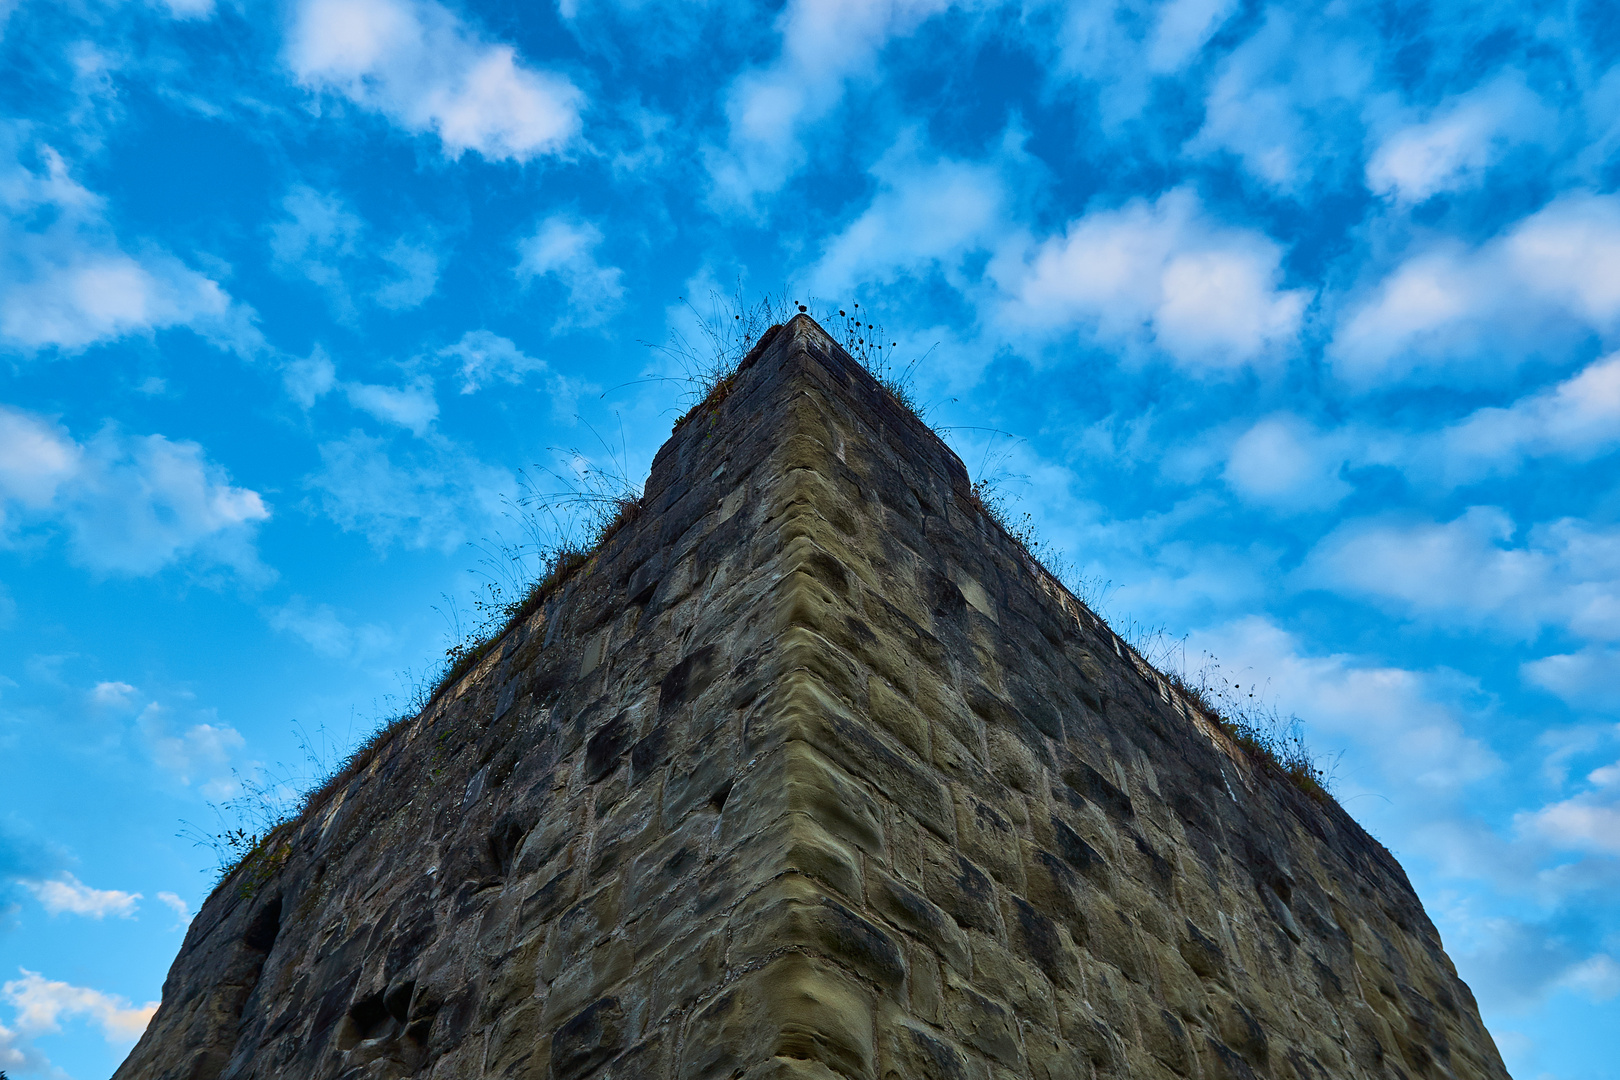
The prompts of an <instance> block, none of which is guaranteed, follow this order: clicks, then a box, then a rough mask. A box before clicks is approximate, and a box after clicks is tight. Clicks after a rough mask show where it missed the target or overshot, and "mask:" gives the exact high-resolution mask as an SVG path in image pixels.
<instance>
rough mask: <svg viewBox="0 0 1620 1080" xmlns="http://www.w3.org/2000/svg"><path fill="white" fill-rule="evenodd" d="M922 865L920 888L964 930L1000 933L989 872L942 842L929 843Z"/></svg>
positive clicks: (999, 921)
mask: <svg viewBox="0 0 1620 1080" xmlns="http://www.w3.org/2000/svg"><path fill="white" fill-rule="evenodd" d="M926 858H927V861H926V862H925V863H924V864H923V888H924V890H925V891H926V892H927V894H928V898H929V899H930V900H932V901H933V902H934V903H935V904H936V905H938V906H939V907H940V908H943V909H944V910H945V911H946V912H948V913H949V914H950V916H951V917H952V918H953V919H955V920H956V922H957V925H959V926H961V927H962V928H963V929H966V930H982V931H984V932H985V933H987V934H991V935H993V936H996V937H1002V936H1004V931H1003V930H1002V926H1001V910H1000V905H999V904H998V903H997V899H996V886H995V883H994V882H992V881H991V880H990V875H988V874H986V873H985V872H984V871H983V870H980V869H979V868H978V867H977V866H975V865H973V863H972V862H970V861H969V860H968V859H967V858H965V857H964V856H962V855H959V854H957V853H956V852H954V851H951V850H950V849H949V848H946V847H945V846H944V845H942V844H937V843H930V844H929V845H928V851H927V854H926Z"/></svg>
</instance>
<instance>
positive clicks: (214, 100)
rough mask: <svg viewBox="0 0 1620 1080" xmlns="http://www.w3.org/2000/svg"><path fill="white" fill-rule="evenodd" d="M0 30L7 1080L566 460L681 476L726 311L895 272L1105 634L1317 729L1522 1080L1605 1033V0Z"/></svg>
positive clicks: (1612, 592) (73, 1054)
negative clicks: (707, 328) (676, 432)
mask: <svg viewBox="0 0 1620 1080" xmlns="http://www.w3.org/2000/svg"><path fill="white" fill-rule="evenodd" d="M0 19H3V20H4V21H3V23H0V72H4V77H3V78H0V103H3V109H0V117H3V119H0V230H3V239H0V353H3V355H4V360H5V365H4V368H3V375H0V378H3V379H4V387H5V390H4V395H3V396H0V584H3V586H4V589H3V592H0V770H3V772H0V776H3V779H4V788H5V791H6V793H7V799H6V805H5V806H4V808H3V809H0V909H3V911H4V916H3V918H4V926H3V929H0V1068H3V1069H5V1070H6V1071H7V1072H8V1073H9V1074H10V1075H12V1076H15V1077H22V1076H28V1075H34V1074H40V1075H47V1074H48V1070H49V1069H51V1068H60V1069H63V1070H65V1071H66V1072H68V1073H69V1074H70V1075H72V1076H75V1077H78V1078H80V1080H86V1078H90V1077H97V1076H104V1075H106V1074H107V1073H109V1072H110V1071H111V1070H112V1068H113V1067H114V1066H115V1064H116V1063H117V1061H119V1060H120V1059H121V1058H122V1056H123V1054H124V1052H125V1051H126V1050H127V1048H128V1046H129V1045H130V1044H131V1043H132V1042H133V1040H134V1038H135V1037H136V1036H137V1035H138V1033H139V1031H140V1029H141V1027H142V1025H143V1024H144V1019H145V1015H146V1011H145V1010H146V1009H147V1008H148V1006H147V1004H146V1003H148V1002H150V1001H152V1000H154V999H155V998H156V997H157V996H158V994H159V990H160V987H161V983H162V978H163V974H164V972H165V970H166V968H167V965H168V962H169V959H170V958H171V957H172V956H173V954H174V951H175V950H176V948H177V947H178V945H179V941H180V938H181V935H182V933H183V931H184V927H185V924H186V920H187V918H188V917H189V914H190V913H191V912H193V911H195V909H196V907H197V905H198V904H199V903H200V901H201V899H202V898H203V897H204V896H205V895H206V893H207V891H208V888H209V886H210V884H211V881H212V877H211V875H210V873H209V872H208V868H209V867H210V866H211V865H212V861H213V854H212V852H211V851H210V850H209V849H208V848H207V847H206V846H203V847H199V846H196V845H194V843H193V842H192V839H193V838H194V837H195V836H197V835H208V834H211V833H217V832H219V831H220V829H221V828H223V827H225V825H226V824H229V825H234V824H235V823H236V818H235V817H234V816H233V811H232V810H231V809H230V807H229V805H228V804H230V803H232V802H238V803H239V800H241V799H242V798H243V797H244V796H249V795H252V794H253V793H255V792H262V793H265V794H264V798H265V799H267V800H270V802H271V803H274V802H275V801H276V800H278V799H279V800H285V799H291V798H294V797H295V796H296V793H297V791H298V790H299V788H300V786H301V785H307V784H308V783H309V782H310V780H311V779H312V778H313V777H315V776H317V775H318V774H319V773H320V772H321V770H322V769H323V768H327V767H330V766H332V765H333V764H335V763H336V762H337V760H339V759H340V758H341V756H342V754H343V753H344V751H345V750H346V749H347V747H348V746H350V745H352V744H353V742H355V741H356V740H357V739H359V738H360V737H362V736H363V735H364V734H365V733H366V732H367V731H369V730H370V729H371V727H372V726H374V724H375V723H376V722H377V721H378V720H379V719H386V718H388V717H390V716H392V715H395V714H397V713H398V712H399V711H400V710H402V709H404V708H406V707H408V702H409V701H410V699H411V697H412V694H413V691H414V688H416V687H418V686H420V685H421V684H422V683H424V682H425V681H428V680H431V678H432V674H433V670H434V668H435V665H437V664H438V663H439V662H440V661H441V660H442V658H443V656H444V653H445V650H446V648H447V647H449V646H451V645H453V644H455V643H456V641H457V640H459V638H458V637H457V635H462V636H464V635H466V634H467V633H470V632H476V630H477V628H478V626H479V625H481V620H483V619H484V617H485V611H482V610H480V608H479V607H478V602H479V601H480V600H483V601H484V602H485V604H486V607H487V605H488V603H489V602H490V597H491V593H490V592H489V590H488V588H487V586H488V584H489V583H495V584H497V585H499V586H501V587H503V588H508V589H509V588H511V587H514V585H520V584H521V581H522V579H523V578H524V576H525V575H526V574H532V573H534V572H536V569H537V564H536V562H535V560H534V558H533V548H534V546H535V545H536V544H539V545H541V546H543V545H545V544H549V543H554V542H557V541H558V540H559V539H560V538H562V539H566V537H567V535H568V532H569V529H570V528H574V529H578V528H579V527H580V526H579V524H578V519H577V516H571V513H572V511H571V510H570V508H569V507H567V506H562V507H560V508H559V513H558V514H557V515H555V516H552V515H550V514H549V513H544V512H540V513H537V512H536V504H535V503H534V502H533V501H532V496H534V495H536V494H539V495H545V494H551V493H555V492H557V491H566V490H569V485H574V486H578V485H580V484H582V483H583V484H585V485H587V486H588V485H589V484H590V483H593V482H598V481H599V480H601V478H603V477H608V478H612V477H616V476H621V475H622V476H626V477H629V478H631V479H632V480H634V479H636V478H639V477H640V476H641V475H643V474H644V473H645V470H646V468H647V465H648V463H649V461H650V460H651V456H652V454H653V452H654V451H655V450H656V449H657V447H658V445H659V444H660V442H661V441H662V439H663V438H664V437H665V436H666V435H667V433H668V432H669V429H670V424H671V422H672V421H673V419H674V418H675V416H677V415H678V414H679V412H680V411H681V410H682V409H683V408H684V407H685V405H686V404H687V403H688V402H687V400H686V398H687V395H688V394H689V393H690V391H691V389H692V387H693V385H694V383H693V382H691V381H690V380H689V379H688V376H690V375H692V374H693V373H694V372H695V371H696V372H701V369H702V366H703V361H704V357H705V355H706V350H709V349H710V348H711V345H710V341H709V338H708V337H707V336H706V335H705V334H704V333H703V328H702V323H703V322H704V320H712V321H714V322H716V323H718V324H720V325H721V326H722V328H723V329H722V336H724V335H725V334H727V333H732V332H734V330H735V328H734V327H732V329H729V330H728V329H724V328H725V327H731V326H732V324H733V323H735V322H738V321H739V320H735V319H734V318H733V316H734V315H735V314H738V313H741V312H739V311H736V310H733V306H734V305H735V303H736V301H735V300H733V299H730V298H733V297H736V296H738V295H740V296H741V298H742V303H743V305H745V307H751V306H752V305H753V304H755V303H756V302H757V301H758V300H759V299H761V298H762V297H765V296H767V295H769V296H771V297H774V298H776V299H777V300H778V301H787V302H789V303H790V304H794V305H795V306H796V304H797V303H799V302H802V303H805V304H806V305H807V306H808V307H810V308H811V310H812V313H814V314H816V315H818V316H819V317H824V318H826V319H827V320H828V325H829V326H832V324H833V323H835V322H838V321H839V320H838V318H837V314H836V313H837V311H838V310H839V309H843V310H845V311H846V312H853V311H854V308H853V305H854V304H855V303H857V302H858V303H860V304H861V305H862V306H861V309H860V310H861V312H862V313H863V316H862V318H863V320H865V321H869V322H870V323H871V324H872V326H873V329H874V331H875V330H876V328H878V327H882V328H884V331H885V333H884V335H883V340H884V342H885V344H887V343H888V342H891V341H892V342H895V343H896V344H895V345H894V346H893V347H892V349H891V351H890V353H889V354H888V361H887V362H889V363H891V364H893V365H894V366H895V370H896V371H899V372H901V373H902V374H904V375H905V377H907V378H909V379H910V383H909V389H910V393H911V395H912V396H913V397H914V398H915V399H916V400H917V401H919V402H920V403H921V404H922V405H923V406H924V407H925V408H926V409H927V414H928V416H929V418H930V420H931V421H932V422H933V423H935V424H936V425H937V426H938V427H939V428H940V429H941V430H942V432H943V433H944V434H945V436H946V438H947V439H949V440H950V441H951V442H952V444H953V445H954V446H956V447H957V449H958V450H959V452H960V453H961V454H962V456H963V459H964V460H965V461H966V463H967V464H968V466H969V468H970V469H971V470H973V471H974V473H975V474H976V475H977V476H979V477H981V478H983V479H985V480H987V481H988V482H989V483H991V484H992V485H993V487H994V490H996V491H998V492H1001V493H1003V494H1004V495H1005V497H1006V498H1007V499H1008V506H1009V511H1010V513H1011V514H1012V515H1013V517H1014V518H1015V519H1016V520H1018V521H1022V520H1023V518H1022V515H1023V514H1025V513H1027V514H1029V515H1030V517H1029V525H1030V526H1031V527H1033V529H1034V530H1035V531H1036V533H1037V534H1038V536H1039V537H1040V538H1041V539H1042V541H1043V542H1044V545H1045V546H1044V548H1043V550H1044V551H1046V552H1047V553H1048V554H1049V556H1050V557H1051V559H1052V561H1053V562H1054V563H1060V564H1062V565H1063V566H1064V567H1065V568H1066V573H1067V574H1068V576H1069V578H1070V580H1071V581H1072V582H1074V583H1075V586H1076V588H1078V589H1080V590H1082V591H1084V592H1086V593H1087V595H1089V596H1091V597H1092V598H1093V599H1094V600H1095V601H1096V603H1097V604H1098V605H1099V606H1100V607H1101V608H1102V609H1103V611H1104V612H1105V614H1107V615H1108V616H1109V617H1110V618H1111V619H1112V620H1113V621H1114V623H1115V625H1116V627H1118V628H1119V629H1121V630H1122V632H1126V633H1127V634H1128V635H1129V636H1132V637H1134V638H1135V639H1137V640H1138V641H1140V642H1141V643H1142V644H1143V647H1144V649H1146V650H1148V651H1151V652H1153V653H1154V655H1155V656H1156V657H1157V658H1158V659H1159V660H1160V661H1161V662H1162V663H1163V664H1165V665H1169V666H1179V667H1180V668H1181V669H1182V670H1183V671H1184V672H1185V673H1186V674H1187V675H1188V677H1189V678H1197V677H1199V676H1200V675H1201V676H1202V677H1204V678H1206V679H1207V680H1210V682H1211V684H1212V685H1213V686H1217V687H1220V688H1223V692H1225V693H1228V694H1229V695H1231V698H1232V700H1233V701H1235V702H1245V703H1247V702H1253V705H1252V706H1251V705H1245V706H1244V707H1254V708H1257V709H1260V710H1270V709H1275V710H1277V711H1278V713H1279V714H1280V716H1281V717H1283V718H1285V719H1286V718H1287V717H1289V716H1291V715H1296V714H1297V716H1298V717H1299V718H1300V719H1301V720H1302V722H1303V730H1304V732H1305V736H1306V739H1307V740H1308V742H1309V744H1310V745H1311V746H1312V747H1313V748H1314V749H1315V750H1316V752H1318V753H1319V754H1321V755H1324V764H1325V765H1327V767H1328V768H1329V769H1330V771H1331V772H1333V774H1334V775H1335V777H1336V791H1337V793H1338V796H1339V798H1340V800H1341V801H1342V802H1343V804H1344V805H1345V806H1346V808H1347V809H1349V810H1350V811H1351V812H1352V813H1353V814H1355V815H1356V816H1357V817H1358V818H1359V819H1360V820H1361V821H1362V822H1363V823H1364V824H1366V825H1367V826H1368V828H1369V829H1370V830H1371V831H1372V832H1373V833H1374V834H1375V835H1377V836H1378V837H1379V838H1381V839H1382V840H1383V841H1384V842H1385V843H1386V844H1387V845H1388V846H1389V847H1390V848H1391V849H1392V850H1393V851H1394V852H1395V854H1396V855H1397V856H1398V857H1399V858H1400V859H1401V860H1402V862H1403V863H1404V865H1405V866H1406V867H1407V869H1408V871H1409V873H1410V874H1411V876H1412V878H1413V881H1414V884H1415V885H1416V886H1417V888H1418V890H1419V892H1420V894H1421V895H1422V896H1423V898H1424V901H1425V902H1426V904H1427V905H1428V907H1429V910H1430V912H1431V913H1432V915H1433V916H1434V918H1435V920H1436V922H1437V924H1438V925H1439V927H1440V929H1441V932H1442V934H1443V935H1444V938H1445V942H1446V945H1447V948H1448V949H1449V951H1450V952H1451V954H1452V956H1453V957H1454V958H1455V960H1456V962H1457V964H1458V967H1459V969H1460V970H1461V973H1462V974H1463V976H1464V978H1465V979H1467V980H1468V981H1469V982H1470V984H1471V985H1472V986H1473V988H1474V990H1475V992H1476V993H1477V995H1478V996H1479V999H1480V1002H1481V1005H1482V1008H1483V1011H1484V1014H1485V1016H1486V1019H1487V1022H1488V1024H1489V1025H1490V1026H1491V1029H1492V1031H1493V1032H1494V1033H1495V1035H1496V1037H1497V1040H1498V1042H1499V1044H1500V1045H1501V1047H1502V1050H1503V1052H1504V1056H1505V1057H1506V1058H1507V1061H1508V1064H1509V1068H1510V1069H1511V1070H1512V1071H1513V1072H1514V1074H1515V1075H1519V1076H1526V1077H1532V1076H1541V1075H1547V1076H1551V1077H1556V1078H1559V1080H1594V1078H1598V1077H1605V1076H1608V1075H1610V1070H1611V1069H1612V1065H1611V1061H1612V1045H1611V1043H1612V1040H1608V1039H1606V1038H1605V1033H1606V1032H1607V1031H1611V1030H1614V1029H1616V1028H1620V1003H1617V1001H1620V960H1617V957H1620V917H1617V916H1616V914H1615V912H1616V908H1615V906H1614V904H1613V902H1612V899H1611V898H1612V896H1613V895H1614V894H1615V889H1616V887H1617V886H1620V864H1617V860H1620V809H1617V806H1620V695H1617V694H1616V691H1615V689H1614V685H1615V680H1614V672H1615V671H1616V670H1617V669H1620V665H1617V663H1616V661H1617V658H1620V645H1617V644H1616V642H1617V641H1620V586H1617V582H1620V521H1617V518H1620V492H1617V489H1616V486H1615V480H1614V476H1615V472H1616V471H1615V467H1614V466H1615V461H1616V455H1615V451H1616V448H1617V446H1620V353H1617V352H1616V350H1617V349H1620V195H1617V194H1616V188H1617V185H1620V119H1617V118H1620V67H1617V66H1616V60H1617V58H1620V20H1617V19H1616V18H1615V17H1614V16H1613V15H1612V13H1611V12H1610V9H1609V8H1608V7H1606V6H1604V5H1602V4H1596V3H1584V2H1575V3H1570V4H1567V5H1562V6H1554V7H1545V6H1540V7H1531V6H1526V5H1513V4H1505V5H1495V6H1491V5H1480V4H1461V3H1456V4H1446V3H1442V4H1433V5H1427V6H1422V7H1416V8H1414V7H1410V6H1408V7H1405V8H1401V9H1399V10H1397V9H1394V8H1391V9H1388V10H1384V9H1380V8H1376V7H1369V6H1367V5H1315V6H1312V5H1290V4H1284V3H1264V2H1262V3H1256V4H1251V5H1246V6H1245V5H1238V4H1234V3H1223V2H1220V0H1213V2H1212V0H1172V2H1171V3H1167V4H1149V3H1143V4H1118V5H1112V6H1111V5H1109V4H1106V3H1088V4H1075V5H1073V6H1065V5H1062V4H1042V3H1038V2H1031V3H1028V4H1026V5H1023V6H1013V5H1009V6H994V5H991V4H961V5H947V4H942V3H936V2H933V0H916V2H908V3H894V2H889V3H884V2H874V3H853V2H838V3H834V2H812V0H788V2H787V3H786V4H785V5H783V6H780V7H775V6H772V7H763V6H761V7H754V6H748V5H739V4H726V3H722V2H714V3H709V4H693V3H678V4H677V3H660V2H658V0H644V2H626V3H610V2H593V0H564V2H563V3H561V4H560V5H558V6H557V7H549V6H546V5H535V4H530V3H521V4H520V3H508V2H484V3H478V2H472V3H467V4H442V3H436V2H411V0H288V2H285V3H268V2H264V3H261V2H254V0H240V2H227V0H129V2H126V3H114V2H112V0H74V2H72V3H53V2H48V0H11V2H9V3H0ZM716 298H719V299H716ZM867 313H869V314H867ZM846 318H847V317H846ZM649 344H650V345H651V346H654V347H648V346H649ZM913 361H915V364H913ZM582 477H583V479H582ZM541 509H542V510H543V509H544V508H543V507H542V508H541ZM575 509H577V507H576V508H575ZM514 546H517V547H521V548H525V550H526V551H528V552H529V554H528V555H527V556H523V557H520V558H519V560H518V562H517V563H516V564H514V562H513V561H512V558H511V549H512V548H513V547H514ZM525 558H527V561H524V559H525ZM1250 693H1253V694H1254V695H1255V697H1254V698H1252V699H1251V698H1250V697H1249V696H1248V695H1249V694H1250ZM213 806H220V807H224V808H225V814H226V820H225V823H224V824H222V823H221V821H220V819H219V818H217V817H216V816H215V811H214V810H213V809H212V807H213ZM177 833H178V834H182V835H176V834H177Z"/></svg>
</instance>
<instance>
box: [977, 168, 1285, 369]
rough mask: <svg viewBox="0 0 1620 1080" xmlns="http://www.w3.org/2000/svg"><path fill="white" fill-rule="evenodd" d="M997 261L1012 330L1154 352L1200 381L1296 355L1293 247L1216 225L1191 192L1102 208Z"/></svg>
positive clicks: (1005, 313) (994, 271)
mask: <svg viewBox="0 0 1620 1080" xmlns="http://www.w3.org/2000/svg"><path fill="white" fill-rule="evenodd" d="M998 262H999V265H998V263H997V262H993V263H992V266H991V273H992V274H993V275H994V276H995V277H996V278H997V279H998V282H999V284H1000V285H1001V287H1002V289H1003V290H1004V291H1005V292H1006V293H1007V294H1008V295H1009V300H1008V302H1007V304H1006V305H1005V307H1004V309H1003V311H1002V312H1001V318H1002V321H1003V322H1005V323H1007V324H1010V325H1012V326H1019V327H1022V326H1028V327H1036V328H1048V329H1055V328H1059V327H1064V326H1070V325H1075V324H1078V325H1080V326H1082V327H1085V328H1086V329H1087V330H1089V331H1090V332H1092V333H1094V334H1096V335H1097V336H1098V337H1099V338H1102V339H1104V340H1112V341H1125V342H1140V343H1144V344H1145V343H1147V342H1151V343H1153V344H1155V345H1157V346H1158V347H1159V348H1161V349H1163V350H1164V351H1165V352H1166V353H1168V354H1169V355H1170V356H1171V357H1172V358H1173V359H1174V360H1176V361H1177V362H1178V363H1179V364H1180V365H1181V366H1182V367H1184V368H1186V369H1189V370H1193V371H1212V370H1221V369H1229V368H1233V367H1236V366H1238V365H1240V364H1244V363H1248V362H1252V361H1256V360H1260V359H1262V358H1264V357H1266V356H1268V355H1271V354H1274V353H1275V352H1276V351H1277V350H1279V349H1282V348H1285V347H1287V346H1288V345H1290V344H1291V343H1292V342H1293V341H1294V340H1295V338H1296V337H1297V334H1298V331H1299V325H1300V319H1301V316H1302V314H1303V312H1304V309H1305V303H1306V293H1305V292H1304V291H1303V290H1283V289H1280V288H1279V284H1280V279H1281V277H1282V271H1281V263H1282V249H1281V248H1279V247H1278V246H1277V244H1275V243H1274V242H1273V241H1271V240H1270V239H1269V238H1267V237H1265V236H1263V235H1261V234H1260V233H1257V232H1253V231H1250V230H1247V229H1235V228H1230V227H1226V226H1222V225H1219V224H1217V223H1214V222H1211V221H1209V220H1207V219H1206V217H1205V216H1204V213H1203V211H1202V208H1201V207H1200V205H1199V203H1198V199H1197V197H1196V196H1195V195H1194V194H1193V193H1192V192H1191V191H1188V190H1187V189H1185V188H1179V189H1177V190H1175V191H1171V192H1167V193H1166V194H1164V195H1163V196H1161V197H1160V198H1159V199H1158V201H1157V202H1154V203H1146V202H1141V201H1136V202H1132V203H1130V204H1128V205H1126V206H1125V207H1123V208H1121V209H1119V210H1098V211H1093V212H1092V213H1089V214H1087V215H1086V216H1085V217H1082V218H1079V219H1077V220H1075V221H1072V222H1070V223H1069V225H1068V227H1067V228H1066V229H1065V230H1064V233H1063V235H1062V236H1054V237H1051V238H1049V239H1048V240H1046V241H1045V242H1044V243H1042V244H1040V245H1039V246H1038V248H1037V249H1036V250H1035V252H1034V254H1033V256H1031V257H1029V258H1027V259H1017V260H1013V261H1000V260H998Z"/></svg>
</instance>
